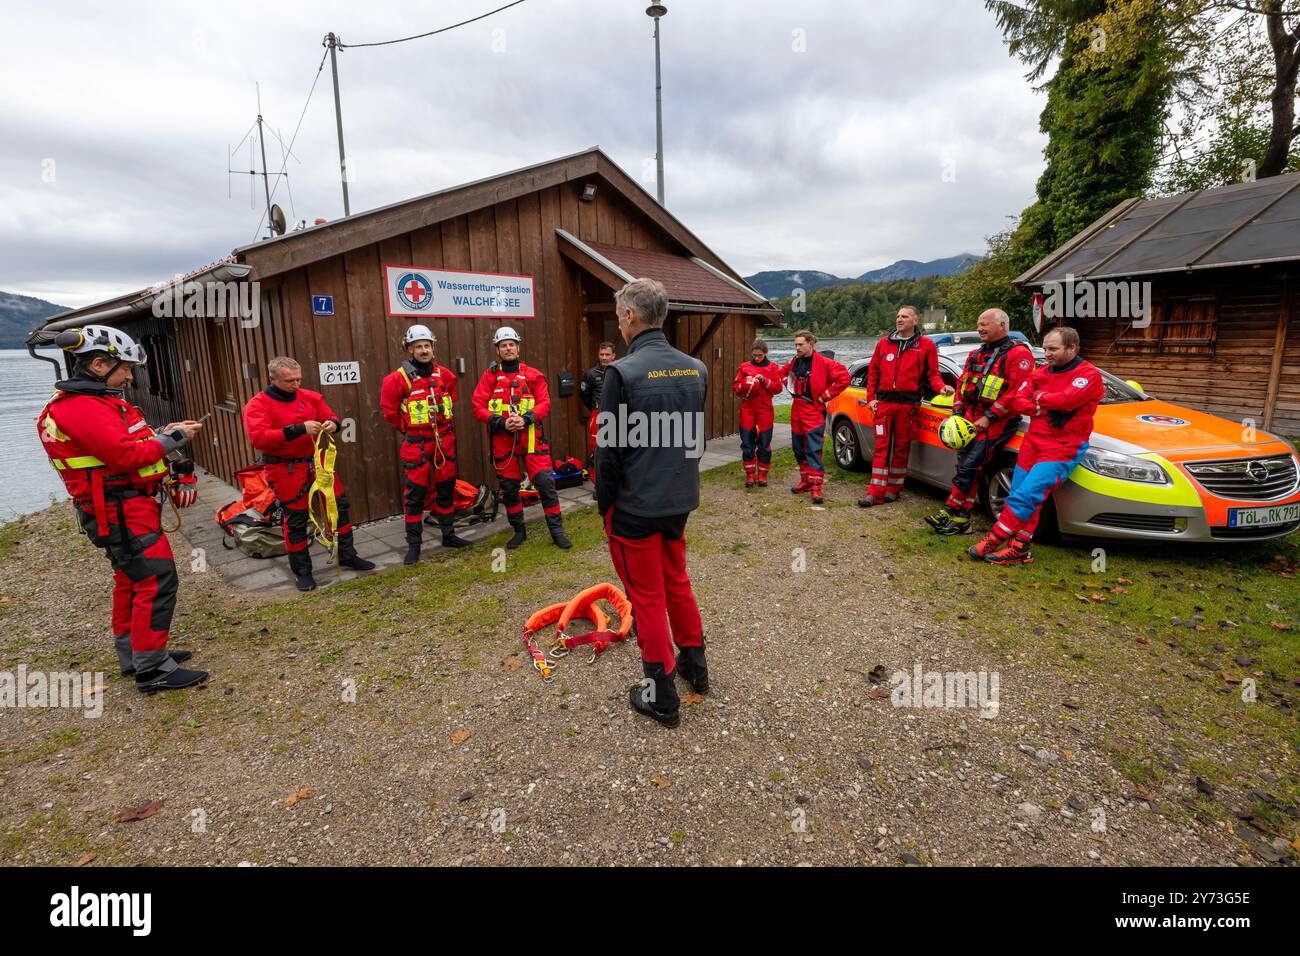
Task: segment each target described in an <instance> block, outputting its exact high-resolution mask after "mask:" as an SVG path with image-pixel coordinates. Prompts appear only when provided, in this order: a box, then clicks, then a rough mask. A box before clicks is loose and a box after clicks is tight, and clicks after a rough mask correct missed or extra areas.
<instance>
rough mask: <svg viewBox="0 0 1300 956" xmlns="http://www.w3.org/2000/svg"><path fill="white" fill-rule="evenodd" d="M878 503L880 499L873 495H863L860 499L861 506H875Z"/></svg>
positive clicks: (859, 504)
mask: <svg viewBox="0 0 1300 956" xmlns="http://www.w3.org/2000/svg"><path fill="white" fill-rule="evenodd" d="M878 504H880V499H879V498H876V497H874V496H873V495H863V496H862V497H861V498H859V499H858V507H859V508H874V507H875V506H876V505H878Z"/></svg>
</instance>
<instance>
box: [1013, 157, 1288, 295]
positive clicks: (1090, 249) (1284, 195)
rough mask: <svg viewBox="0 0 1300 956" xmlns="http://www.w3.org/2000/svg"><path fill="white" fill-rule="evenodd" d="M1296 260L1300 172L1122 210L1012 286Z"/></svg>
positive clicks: (1125, 205)
mask: <svg viewBox="0 0 1300 956" xmlns="http://www.w3.org/2000/svg"><path fill="white" fill-rule="evenodd" d="M1297 259H1300V173H1292V174H1290V175H1287V176H1272V177H1270V178H1268V179H1261V180H1258V181H1256V182H1250V183H1238V184H1235V185H1232V186H1221V187H1219V188H1217V189H1205V190H1201V191H1200V192H1192V193H1184V194H1183V195H1181V196H1170V197H1167V198H1163V199H1148V200H1145V201H1132V200H1130V201H1129V202H1127V203H1121V204H1120V205H1119V206H1116V207H1115V208H1114V209H1112V210H1111V211H1110V212H1109V213H1107V214H1106V215H1105V216H1103V217H1102V218H1101V219H1099V220H1097V222H1095V223H1093V224H1092V225H1091V226H1089V227H1088V228H1087V229H1085V230H1084V231H1083V232H1081V233H1080V234H1079V235H1078V236H1075V237H1074V238H1073V239H1071V240H1070V241H1069V242H1067V243H1066V244H1065V245H1063V246H1061V248H1060V249H1057V250H1056V251H1055V252H1053V253H1052V254H1051V255H1049V256H1047V257H1046V258H1045V259H1043V260H1042V261H1041V262H1039V263H1037V264H1036V265H1035V266H1034V267H1033V268H1031V269H1029V270H1028V271H1027V272H1025V273H1024V274H1023V275H1021V276H1019V277H1018V278H1017V279H1016V285H1017V286H1033V285H1042V284H1044V283H1047V282H1064V281H1065V279H1066V276H1067V275H1072V276H1074V277H1075V278H1076V279H1098V280H1100V279H1114V278H1120V277H1125V276H1142V275H1153V274H1156V273H1161V272H1183V271H1187V270H1200V269H1220V268H1225V267H1228V266H1245V265H1256V264H1259V263H1264V262H1287V261H1291V260H1297Z"/></svg>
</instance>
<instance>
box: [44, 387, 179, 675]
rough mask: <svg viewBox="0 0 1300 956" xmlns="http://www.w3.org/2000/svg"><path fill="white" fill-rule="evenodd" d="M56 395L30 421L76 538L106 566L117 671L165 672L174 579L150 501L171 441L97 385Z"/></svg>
mask: <svg viewBox="0 0 1300 956" xmlns="http://www.w3.org/2000/svg"><path fill="white" fill-rule="evenodd" d="M58 387H59V391H58V392H57V393H55V395H54V397H53V398H52V399H50V401H49V403H48V404H46V406H45V407H44V408H43V409H42V410H41V413H40V415H38V416H37V419H36V421H37V428H38V431H39V433H40V438H41V447H42V448H44V449H45V453H46V454H47V455H49V457H50V463H51V464H52V465H53V466H54V468H55V470H57V471H58V473H59V477H60V478H62V479H63V484H64V486H65V487H66V488H67V489H68V494H69V495H71V496H72V500H73V503H74V504H75V506H76V509H77V518H78V520H79V521H80V523H81V530H82V531H83V532H84V533H85V534H86V536H87V537H88V538H90V540H91V543H92V544H94V545H95V546H96V547H98V548H103V549H104V552H105V554H106V556H107V557H108V560H109V562H110V564H111V565H112V567H113V614H112V617H113V635H114V640H115V643H116V644H117V646H118V658H119V663H121V665H122V669H123V670H124V671H125V670H127V669H128V668H129V667H134V668H135V669H136V673H137V674H143V673H146V672H148V671H153V670H158V669H160V668H161V669H164V670H170V669H172V668H174V667H175V664H174V663H171V657H170V655H168V653H167V649H166V647H167V637H168V632H169V630H170V628H171V621H172V615H173V613H174V612H175V610H176V589H177V583H178V580H177V576H176V563H175V561H174V560H173V558H172V549H171V545H170V544H169V543H168V541H167V535H166V534H165V533H164V532H163V530H162V525H161V523H160V521H159V503H158V500H157V498H156V497H155V496H156V495H157V493H158V490H159V488H160V486H161V483H162V481H163V479H164V478H165V477H166V476H167V470H168V467H167V462H166V460H165V456H166V453H167V450H168V449H169V448H174V447H176V445H177V444H178V442H176V440H175V439H172V438H170V437H168V438H160V437H158V436H155V434H154V431H153V429H152V428H150V427H149V425H148V424H147V423H146V422H145V420H144V415H143V414H141V412H140V410H139V409H138V408H136V407H135V406H134V405H132V404H130V403H129V402H127V401H124V400H123V399H122V398H120V397H118V395H117V394H116V393H115V392H113V391H110V390H108V389H107V388H105V387H104V385H103V383H102V382H99V381H97V380H93V379H84V378H73V379H71V380H69V381H67V382H60V383H59V386H58ZM128 636H129V639H128ZM169 663H171V667H168V666H167V665H168V664H169Z"/></svg>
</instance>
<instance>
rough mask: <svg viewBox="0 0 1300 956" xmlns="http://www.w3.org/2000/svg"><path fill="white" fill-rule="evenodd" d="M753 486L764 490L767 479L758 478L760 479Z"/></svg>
mask: <svg viewBox="0 0 1300 956" xmlns="http://www.w3.org/2000/svg"><path fill="white" fill-rule="evenodd" d="M755 484H756V485H758V487H760V488H766V487H767V479H766V478H760V479H758V481H756V482H755Z"/></svg>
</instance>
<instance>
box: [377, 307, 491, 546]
mask: <svg viewBox="0 0 1300 956" xmlns="http://www.w3.org/2000/svg"><path fill="white" fill-rule="evenodd" d="M436 341H437V338H436V337H435V336H434V334H433V332H432V331H431V330H430V329H429V327H428V326H424V325H413V326H411V327H410V328H409V329H407V330H406V334H405V335H404V336H403V337H402V344H403V345H404V346H405V347H406V353H407V355H408V356H409V358H407V359H406V361H404V362H402V364H401V367H400V368H398V369H397V370H396V371H395V372H391V373H390V374H389V375H387V376H386V377H385V378H384V383H383V385H382V386H381V388H380V393H379V408H380V411H382V412H383V414H384V421H386V422H388V424H389V425H391V426H392V427H393V428H394V429H396V430H397V431H398V432H399V433H400V434H401V436H402V452H401V456H402V504H403V513H404V516H405V520H406V557H405V558H404V559H403V561H404V563H406V564H415V563H416V562H417V561H419V560H420V545H421V543H422V537H423V534H422V531H423V529H422V526H421V523H420V522H421V518H422V517H423V516H424V509H425V507H426V504H427V502H428V499H429V496H430V494H432V495H433V512H434V514H435V515H437V516H438V527H439V528H440V529H441V530H442V546H443V547H444V548H465V547H468V546H469V542H468V541H466V540H465V539H464V538H462V537H459V536H458V535H457V534H456V530H455V527H454V525H453V524H452V510H453V509H452V495H453V493H454V492H455V490H456V423H455V421H454V419H453V417H452V413H453V411H454V410H455V407H456V376H455V374H454V373H453V372H452V371H451V369H449V368H444V367H443V366H441V365H439V364H437V363H436V362H434V360H433V346H434V343H435V342H436Z"/></svg>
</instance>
